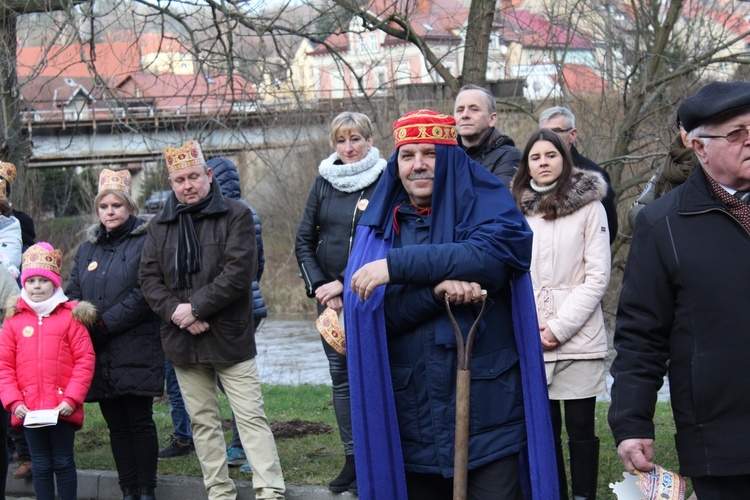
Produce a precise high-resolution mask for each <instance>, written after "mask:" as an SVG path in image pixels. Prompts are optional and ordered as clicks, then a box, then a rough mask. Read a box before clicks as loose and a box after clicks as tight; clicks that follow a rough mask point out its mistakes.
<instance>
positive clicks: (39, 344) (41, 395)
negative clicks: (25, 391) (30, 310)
mask: <svg viewBox="0 0 750 500" xmlns="http://www.w3.org/2000/svg"><path fill="white" fill-rule="evenodd" d="M37 318H38V319H39V321H38V325H39V328H38V335H37V339H36V340H37V342H36V364H37V380H36V385H37V389H36V390H37V394H39V401H37V403H38V404H39V405H40V407H39V408H36V409H37V410H38V409H40V408H41V405H42V404H43V403H44V399H43V398H44V390H43V383H42V381H43V380H44V367H43V365H42V359H44V358H43V357H42V317H41V316H37ZM23 404H26V400H24V402H23ZM26 408H27V409H28V410H31V408H29V407H28V406H27V407H26Z"/></svg>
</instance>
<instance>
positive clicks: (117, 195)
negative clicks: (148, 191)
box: [94, 189, 138, 215]
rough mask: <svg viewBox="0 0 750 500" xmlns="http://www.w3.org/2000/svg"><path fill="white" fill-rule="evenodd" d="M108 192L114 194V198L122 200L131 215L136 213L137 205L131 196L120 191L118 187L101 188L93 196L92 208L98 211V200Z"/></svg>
mask: <svg viewBox="0 0 750 500" xmlns="http://www.w3.org/2000/svg"><path fill="white" fill-rule="evenodd" d="M108 194H111V195H114V196H115V198H117V199H118V200H120V201H121V202H123V204H124V205H125V206H126V207H128V210H130V214H131V215H138V206H137V205H136V204H135V201H134V200H133V198H131V197H130V195H128V194H127V193H126V192H125V191H120V190H119V189H102V190H101V191H99V194H97V195H96V198H94V209H95V210H96V211H97V212H98V211H99V202H101V201H102V198H104V197H105V196H107V195H108Z"/></svg>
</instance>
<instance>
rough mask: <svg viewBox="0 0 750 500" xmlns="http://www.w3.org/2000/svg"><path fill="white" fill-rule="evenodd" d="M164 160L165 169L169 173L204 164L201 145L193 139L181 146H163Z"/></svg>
mask: <svg viewBox="0 0 750 500" xmlns="http://www.w3.org/2000/svg"><path fill="white" fill-rule="evenodd" d="M164 160H165V161H166V162H167V171H168V172H169V173H170V174H171V173H172V172H174V171H175V170H181V169H183V168H190V167H192V166H195V165H205V164H206V161H205V160H204V159H203V151H201V145H200V144H198V142H197V141H194V140H193V139H190V140H189V141H187V142H186V143H185V144H184V145H183V146H182V147H181V148H170V147H166V148H164Z"/></svg>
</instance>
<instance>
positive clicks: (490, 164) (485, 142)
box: [459, 127, 522, 187]
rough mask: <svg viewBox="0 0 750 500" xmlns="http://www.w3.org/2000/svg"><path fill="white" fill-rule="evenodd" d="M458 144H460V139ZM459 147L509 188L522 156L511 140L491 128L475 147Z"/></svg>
mask: <svg viewBox="0 0 750 500" xmlns="http://www.w3.org/2000/svg"><path fill="white" fill-rule="evenodd" d="M459 144H461V142H460V139H459ZM461 147H462V148H463V150H464V151H466V154H467V155H469V158H471V159H472V160H474V161H475V162H477V163H479V164H480V165H482V166H483V167H484V168H486V169H487V170H489V171H490V173H492V175H494V176H495V177H497V178H498V179H500V180H501V181H503V183H504V184H505V185H506V186H508V187H510V181H512V180H513V176H514V175H516V170H518V164H519V163H520V162H521V156H522V153H521V151H520V150H519V149H518V148H516V143H515V142H513V139H511V138H510V137H508V136H507V135H503V134H501V133H500V131H499V130H498V129H496V128H495V127H492V128H491V129H490V130H489V131H488V132H487V134H485V136H484V137H483V138H482V141H481V142H480V143H479V144H477V145H476V146H472V147H470V148H465V147H464V146H461Z"/></svg>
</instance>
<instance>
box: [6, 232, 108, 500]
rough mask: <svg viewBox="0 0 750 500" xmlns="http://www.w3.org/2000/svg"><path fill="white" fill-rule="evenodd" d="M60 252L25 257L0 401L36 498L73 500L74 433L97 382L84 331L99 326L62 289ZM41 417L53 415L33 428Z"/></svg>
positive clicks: (9, 321)
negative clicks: (29, 467) (20, 443)
mask: <svg viewBox="0 0 750 500" xmlns="http://www.w3.org/2000/svg"><path fill="white" fill-rule="evenodd" d="M61 268H62V252H61V251H60V250H55V249H53V248H52V245H50V244H49V243H38V244H36V245H33V246H32V247H30V248H29V249H28V250H27V251H26V252H25V253H24V254H23V273H22V274H21V283H22V285H23V289H22V291H21V297H20V298H17V299H16V298H13V299H12V300H11V301H10V303H9V304H8V305H7V307H6V318H5V322H4V323H3V329H2V333H0V399H1V400H2V402H3V406H4V407H5V409H6V410H8V411H9V412H11V413H12V418H11V423H12V425H13V426H14V427H21V426H25V429H24V434H25V435H26V440H27V441H28V443H29V449H30V451H31V462H32V464H33V468H34V474H33V481H34V493H35V494H36V498H38V499H39V500H54V498H55V479H56V482H57V493H58V495H59V498H60V500H73V499H75V498H76V495H77V488H78V480H77V476H76V464H75V459H74V456H73V442H74V438H75V431H77V430H78V429H80V428H81V427H82V426H83V402H84V399H85V397H86V392H87V391H88V389H89V385H90V384H91V378H92V377H93V375H94V349H93V346H92V344H91V339H90V338H89V333H88V329H87V328H86V325H89V324H91V323H92V322H93V321H94V319H95V318H96V310H95V309H94V307H93V306H92V305H91V304H89V303H87V302H80V303H77V302H71V301H69V300H68V297H67V296H66V295H65V294H64V293H63V291H62V288H60V283H61V281H62V278H61V277H60V273H61ZM38 410H52V411H51V412H50V413H51V415H48V416H47V419H46V420H45V422H44V424H43V425H42V426H38V427H36V426H30V425H31V424H30V421H26V420H31V419H32V418H33V417H35V416H37V415H39V413H37V412H38Z"/></svg>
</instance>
